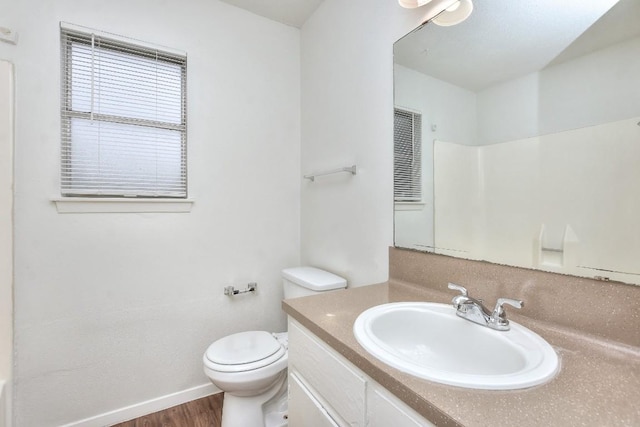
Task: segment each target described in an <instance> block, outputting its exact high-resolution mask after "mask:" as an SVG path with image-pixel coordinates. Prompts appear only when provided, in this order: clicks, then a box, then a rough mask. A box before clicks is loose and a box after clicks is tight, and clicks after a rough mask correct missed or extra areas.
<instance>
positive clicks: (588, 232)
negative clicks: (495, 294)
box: [394, 0, 640, 284]
mask: <svg viewBox="0 0 640 427" xmlns="http://www.w3.org/2000/svg"><path fill="white" fill-rule="evenodd" d="M638 22H640V1H638V0H620V1H616V0H600V1H597V2H584V1H581V0H580V1H579V0H571V1H562V2H559V1H557V0H518V1H510V2H495V1H490V0H474V10H473V13H472V15H471V16H470V17H469V19H467V20H466V21H464V22H463V23H461V24H459V25H456V26H453V27H438V26H437V25H434V24H431V23H427V24H425V25H423V26H421V27H420V28H418V29H416V30H415V31H413V32H412V33H410V34H408V35H407V36H405V37H404V38H402V39H401V40H399V41H398V42H396V43H395V45H394V103H395V108H396V109H395V121H394V123H395V127H394V149H395V150H394V152H395V159H394V168H395V170H394V177H395V185H394V187H395V188H394V190H395V213H394V238H395V246H397V247H402V248H410V249H415V250H420V251H431V252H436V253H441V254H446V255H451V256H456V257H462V258H467V259H475V260H486V261H489V262H494V263H499V264H507V265H513V266H518V267H525V268H534V269H541V270H546V271H552V272H557V273H562V274H571V275H576V276H583V277H592V278H598V279H601V280H616V281H622V282H626V283H633V284H640V261H639V260H640V25H638V24H637V23H638ZM418 138H421V140H420V141H418Z"/></svg>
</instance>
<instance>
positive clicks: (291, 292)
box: [282, 267, 347, 299]
mask: <svg viewBox="0 0 640 427" xmlns="http://www.w3.org/2000/svg"><path fill="white" fill-rule="evenodd" d="M282 284H283V287H284V297H285V299H286V298H298V297H303V296H306V295H313V294H317V293H320V292H327V291H333V290H337V289H344V288H346V287H347V281H346V280H345V279H343V278H342V277H340V276H337V275H335V274H333V273H329V272H328V271H324V270H320V269H319V268H315V267H294V268H286V269H284V270H282Z"/></svg>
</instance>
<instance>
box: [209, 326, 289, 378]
mask: <svg viewBox="0 0 640 427" xmlns="http://www.w3.org/2000/svg"><path fill="white" fill-rule="evenodd" d="M286 352H287V351H286V349H285V348H284V347H283V345H282V344H281V342H280V340H278V339H276V338H275V337H274V336H273V335H272V334H270V333H269V332H265V331H248V332H240V333H237V334H232V335H228V336H226V337H223V338H221V339H219V340H217V341H215V342H214V343H213V344H211V345H210V346H209V348H207V351H206V352H205V357H204V363H205V366H206V367H207V368H209V369H211V370H214V371H218V372H245V371H251V370H254V369H259V368H262V367H265V366H268V365H270V364H272V363H274V362H276V361H277V360H279V359H281V358H282V357H283V356H284V355H285V354H286Z"/></svg>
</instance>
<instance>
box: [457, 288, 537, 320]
mask: <svg viewBox="0 0 640 427" xmlns="http://www.w3.org/2000/svg"><path fill="white" fill-rule="evenodd" d="M448 287H449V289H453V290H456V291H459V292H460V295H456V296H455V297H453V299H452V300H451V303H452V304H453V307H454V308H455V309H456V314H457V315H458V316H460V317H462V318H463V319H466V320H469V321H471V322H474V323H477V324H479V325H482V326H486V327H488V328H491V329H495V330H498V331H508V330H509V328H510V327H509V321H508V320H507V315H506V312H505V311H504V308H503V307H502V306H503V305H504V304H509V305H511V306H513V307H516V308H522V307H524V302H523V301H521V300H516V299H511V298H498V302H496V307H495V308H494V309H493V311H489V309H487V308H486V307H485V306H484V305H483V304H482V302H483V301H482V300H481V299H475V298H472V297H470V296H469V293H468V292H467V289H466V288H465V287H463V286H460V285H456V284H454V283H449V286H448Z"/></svg>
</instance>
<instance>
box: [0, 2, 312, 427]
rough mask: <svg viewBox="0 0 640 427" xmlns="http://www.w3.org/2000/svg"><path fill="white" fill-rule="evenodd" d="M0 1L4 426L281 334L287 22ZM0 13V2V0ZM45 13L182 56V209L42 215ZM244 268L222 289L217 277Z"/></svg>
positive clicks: (53, 101)
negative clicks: (11, 139) (9, 108)
mask: <svg viewBox="0 0 640 427" xmlns="http://www.w3.org/2000/svg"><path fill="white" fill-rule="evenodd" d="M9 3H10V5H9V6H8V8H7V9H4V8H3V13H2V18H3V19H2V25H3V26H8V27H11V28H13V29H15V30H16V31H18V33H19V35H20V36H19V37H20V39H19V43H18V45H17V46H12V45H7V44H1V46H0V58H7V59H10V60H11V61H13V62H14V63H15V65H16V102H17V105H16V114H17V123H16V153H15V154H16V159H15V181H16V193H15V209H16V220H15V257H16V258H15V352H16V360H15V363H16V369H15V376H16V384H17V386H16V390H15V392H16V394H15V397H16V405H15V409H16V411H15V419H16V425H19V426H34V427H35V426H45V425H46V426H51V425H60V424H64V423H66V422H72V421H75V420H79V419H83V418H86V417H92V416H96V415H98V414H101V413H104V412H107V411H111V410H116V409H118V408H122V407H124V406H128V405H133V404H136V403H139V402H142V401H145V400H148V399H153V398H156V397H159V396H164V395H167V394H170V393H175V392H179V391H182V390H184V389H187V388H190V387H194V386H198V385H201V384H208V383H209V381H208V379H207V378H206V377H205V376H204V374H203V372H202V361H201V358H202V354H203V352H204V350H205V349H206V347H207V346H208V345H209V344H210V343H211V342H212V341H214V340H215V339H217V338H220V337H221V336H223V335H225V334H228V333H231V332H236V331H240V330H247V329H263V328H264V329H271V330H282V329H284V328H285V327H286V324H285V322H284V315H283V314H282V312H281V310H280V299H281V298H282V290H281V280H280V270H281V269H282V268H285V267H290V266H292V265H297V264H298V263H299V246H300V240H299V186H300V175H299V174H300V166H299V111H300V89H299V88H300V82H299V48H300V46H299V30H297V29H294V28H291V27H287V26H285V25H281V24H277V23H274V22H272V21H269V20H267V19H263V18H260V17H257V16H256V15H253V14H250V13H247V12H245V11H242V10H240V9H237V8H235V7H232V6H229V5H227V4H224V3H220V2H216V1H210V0H195V1H189V2H183V1H179V0H161V1H150V0H133V1H112V2H86V1H80V0H62V1H56V2H48V1H40V0H26V1H20V2H16V1H14V2H9ZM5 10H6V13H5ZM59 21H66V22H71V23H74V24H78V25H84V26H88V27H92V28H96V29H98V30H103V31H108V32H113V33H117V34H121V35H125V36H128V37H132V38H136V39H140V40H143V41H148V42H151V43H155V44H160V45H166V46H169V47H174V48H177V49H182V50H185V51H187V53H188V62H189V65H188V66H189V71H188V125H189V131H188V133H189V136H188V138H189V141H188V154H189V191H190V197H191V198H193V199H194V200H195V204H194V207H193V210H192V212H191V213H188V214H177V213H168V214H166V213H165V214H153V213H148V214H134V213H124V214H58V213H57V212H56V208H55V205H54V204H53V203H52V202H51V199H52V198H55V197H59V170H60V163H59V157H60V112H59V104H60V89H59V88H60V78H59V74H60V59H59ZM249 281H257V282H258V283H259V290H258V293H257V294H256V295H249V296H246V297H243V298H235V299H233V300H232V299H230V298H229V297H226V296H224V295H223V287H224V286H225V285H228V284H235V285H237V286H241V287H242V286H245V285H246V283H248V282H249Z"/></svg>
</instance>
